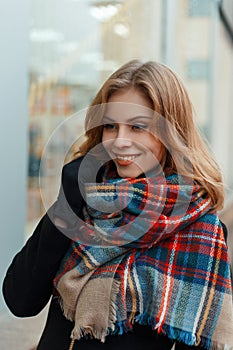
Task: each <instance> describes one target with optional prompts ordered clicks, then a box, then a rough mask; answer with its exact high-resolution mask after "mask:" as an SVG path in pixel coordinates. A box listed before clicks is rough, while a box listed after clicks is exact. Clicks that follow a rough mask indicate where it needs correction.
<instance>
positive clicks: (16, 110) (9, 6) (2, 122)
mask: <svg viewBox="0 0 233 350" xmlns="http://www.w3.org/2000/svg"><path fill="white" fill-rule="evenodd" d="M0 2H1V6H0V45H1V51H0V52H1V53H0V162H1V163H0V164H1V171H0V180H1V181H0V220H1V221H0V222H1V230H0V237H1V242H0V282H1V284H2V279H3V276H4V275H5V271H6V268H7V266H8V264H9V263H10V261H11V259H12V258H13V256H14V254H15V253H16V251H17V250H18V249H19V248H20V247H21V246H22V244H23V241H24V227H25V213H26V205H25V204H26V190H27V182H26V179H27V134H28V133H27V125H28V117H27V89H28V82H27V79H28V27H29V0H21V1H15V0H8V1H4V0H0ZM3 308H4V302H3V298H2V295H1V294H0V310H1V309H3Z"/></svg>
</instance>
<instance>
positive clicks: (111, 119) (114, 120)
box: [103, 115, 152, 123]
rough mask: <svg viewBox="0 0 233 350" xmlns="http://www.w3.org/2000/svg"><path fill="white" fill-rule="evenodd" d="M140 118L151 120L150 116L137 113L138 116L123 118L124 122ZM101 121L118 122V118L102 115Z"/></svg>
mask: <svg viewBox="0 0 233 350" xmlns="http://www.w3.org/2000/svg"><path fill="white" fill-rule="evenodd" d="M139 119H140V120H141V119H147V120H151V119H152V117H151V116H149V115H138V116H135V117H132V118H129V119H126V120H124V122H134V121H136V120H139ZM103 121H110V122H112V123H116V122H119V120H118V118H117V119H113V118H111V117H109V116H107V115H104V116H103Z"/></svg>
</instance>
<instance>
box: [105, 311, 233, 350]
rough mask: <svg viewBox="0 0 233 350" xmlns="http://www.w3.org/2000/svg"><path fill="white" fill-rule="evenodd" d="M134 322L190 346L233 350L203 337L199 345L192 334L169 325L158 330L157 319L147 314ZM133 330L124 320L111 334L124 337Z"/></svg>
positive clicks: (213, 349) (231, 347)
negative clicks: (124, 334) (123, 335)
mask: <svg viewBox="0 0 233 350" xmlns="http://www.w3.org/2000/svg"><path fill="white" fill-rule="evenodd" d="M134 322H137V323H139V324H140V325H143V326H151V328H152V329H153V330H155V331H157V333H158V334H161V335H165V336H167V337H168V338H170V339H172V340H174V341H179V342H182V343H184V344H186V345H189V346H195V345H196V346H197V345H198V346H201V347H203V348H204V349H208V350H233V345H228V344H220V343H217V342H216V341H213V342H211V343H210V341H209V339H206V338H204V337H201V338H200V342H198V344H197V336H196V335H194V334H191V333H190V332H186V331H183V330H179V329H177V328H173V327H171V326H168V325H163V326H162V327H160V328H159V329H158V328H157V329H156V321H155V318H154V317H152V316H149V315H147V314H140V315H137V316H136V317H134V319H133V321H132V323H134ZM132 329H133V328H132V324H131V323H130V322H129V320H124V321H121V322H118V323H117V324H116V325H115V330H114V331H113V332H111V334H118V335H122V334H123V333H127V332H129V331H132Z"/></svg>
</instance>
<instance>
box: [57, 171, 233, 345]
mask: <svg viewBox="0 0 233 350" xmlns="http://www.w3.org/2000/svg"><path fill="white" fill-rule="evenodd" d="M108 175H109V173H108V174H107V176H108ZM109 177H110V175H109ZM111 178H112V174H111ZM86 198H87V203H88V205H87V207H86V208H85V211H84V214H85V220H86V223H87V224H88V226H85V227H84V232H85V235H89V236H90V237H94V238H95V237H96V246H94V245H92V246H91V245H90V246H88V245H84V244H81V243H79V242H77V241H73V242H72V244H71V246H70V249H69V251H68V252H67V254H66V256H65V258H64V260H63V262H62V264H61V267H60V270H59V271H58V273H57V276H56V278H55V280H54V285H55V287H56V288H57V290H58V292H59V293H60V295H61V298H63V299H65V297H63V294H62V288H61V287H60V285H59V283H60V282H61V281H62V279H63V278H64V276H66V274H67V273H68V272H69V271H72V270H74V271H76V272H78V275H79V276H85V275H87V274H88V273H89V272H90V271H93V273H92V274H91V275H90V278H89V280H88V281H86V282H85V284H88V283H89V282H90V281H94V280H98V281H100V280H101V279H102V280H103V283H104V281H105V280H106V279H112V281H113V284H114V282H117V286H118V288H117V292H116V295H115V296H114V317H115V319H114V320H115V321H114V326H109V327H108V329H105V330H104V332H105V335H107V334H109V333H116V332H117V333H119V334H122V333H123V332H127V331H129V330H131V329H132V323H133V322H135V321H137V322H139V323H141V324H147V325H151V327H152V328H153V329H155V330H156V331H157V332H158V333H163V334H166V335H167V336H168V337H170V338H171V339H175V340H179V341H183V342H184V343H186V344H187V345H201V346H203V347H205V348H207V349H209V348H213V349H215V348H219V349H224V346H225V345H227V346H229V347H228V348H229V349H231V347H232V348H233V316H232V314H233V307H232V286H231V277H230V265H229V257H228V253H227V246H226V243H225V240H224V234H223V230H222V226H221V223H220V220H219V218H218V216H217V214H216V213H214V212H212V211H211V203H210V199H209V198H208V196H207V195H206V194H205V193H204V191H203V190H202V189H201V188H200V186H199V185H198V184H196V183H195V184H193V185H191V184H190V181H189V180H187V179H184V178H180V177H178V176H177V175H174V174H173V175H171V176H168V177H167V178H166V179H165V180H164V178H160V177H156V178H139V179H117V178H113V179H111V180H107V179H106V176H105V179H104V181H103V182H102V183H100V184H87V185H86ZM106 203H107V204H106ZM96 208H98V210H97V209H96ZM106 208H107V209H108V212H107V213H106ZM122 208H123V209H122ZM91 225H92V226H91ZM95 292H96V291H95V290H93V295H94V294H95ZM112 294H113V291H112ZM68 298H69V297H68ZM76 298H78V295H77V296H76ZM106 308H108V306H107V305H106ZM225 310H227V311H225ZM78 311H79V310H78V309H77V314H78ZM88 312H92V313H95V310H88ZM225 312H227V315H225ZM220 316H221V317H220ZM224 318H228V322H227V323H226V322H225V321H226V320H225V319H224ZM222 322H223V324H224V332H225V333H224V332H223V331H222V332H221V333H220V334H219V332H218V329H219V328H220V329H222V328H223V325H222ZM224 322H225V323H224ZM83 328H85V325H84V326H83ZM101 339H102V338H101Z"/></svg>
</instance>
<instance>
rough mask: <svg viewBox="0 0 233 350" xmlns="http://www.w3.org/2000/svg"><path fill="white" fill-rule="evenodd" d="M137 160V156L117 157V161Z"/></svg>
mask: <svg viewBox="0 0 233 350" xmlns="http://www.w3.org/2000/svg"><path fill="white" fill-rule="evenodd" d="M135 158H136V156H117V159H120V160H125V161H126V160H134V159H135Z"/></svg>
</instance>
